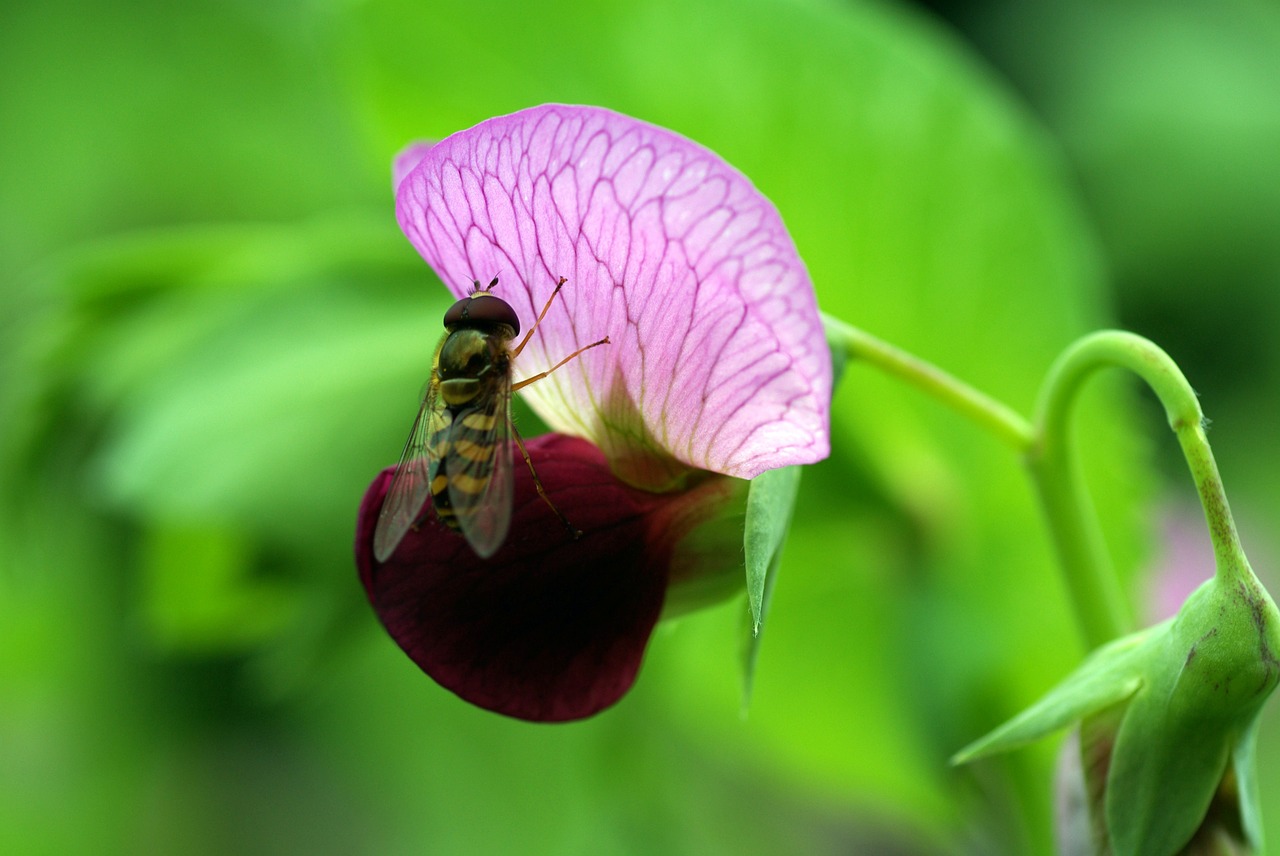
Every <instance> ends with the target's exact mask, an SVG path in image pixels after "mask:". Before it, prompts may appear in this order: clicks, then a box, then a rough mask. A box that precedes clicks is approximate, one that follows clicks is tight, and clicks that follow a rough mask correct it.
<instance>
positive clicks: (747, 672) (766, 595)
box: [742, 537, 786, 716]
mask: <svg viewBox="0 0 1280 856" xmlns="http://www.w3.org/2000/svg"><path fill="white" fill-rule="evenodd" d="M785 540H786V539H785V537H784V539H783V541H784V542H785ZM782 547H783V544H779V545H778V550H777V552H776V553H774V554H773V561H772V562H770V563H769V570H768V573H767V574H766V575H765V579H764V592H763V593H762V596H761V599H760V615H761V618H762V620H763V616H765V615H768V614H769V602H770V601H771V600H772V599H773V586H774V583H775V582H777V579H778V574H777V570H778V564H779V560H780V559H781V558H782ZM746 624H747V626H746V627H745V628H744V632H743V634H742V713H743V715H744V716H745V715H746V712H747V708H748V706H750V704H751V692H752V690H753V689H754V688H755V678H756V661H757V660H758V659H759V657H760V641H761V640H762V639H763V638H764V637H763V636H762V635H761V634H760V625H759V624H756V623H755V619H754V618H752V617H750V616H748V617H747V618H746Z"/></svg>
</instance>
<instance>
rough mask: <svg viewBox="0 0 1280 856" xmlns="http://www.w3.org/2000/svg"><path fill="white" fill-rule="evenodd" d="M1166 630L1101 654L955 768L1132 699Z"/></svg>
mask: <svg viewBox="0 0 1280 856" xmlns="http://www.w3.org/2000/svg"><path fill="white" fill-rule="evenodd" d="M1166 626H1167V623H1166V624H1160V625H1156V626H1155V627H1149V628H1147V629H1146V630H1142V631H1139V632H1137V633H1134V634H1132V635H1129V636H1126V637H1124V638H1123V639H1117V640H1116V641H1115V642H1112V643H1110V644H1108V645H1104V646H1103V647H1101V648H1099V649H1098V650H1097V651H1095V652H1094V653H1093V654H1091V655H1090V656H1089V657H1088V658H1087V659H1086V660H1085V661H1084V662H1083V663H1081V664H1080V667H1079V668H1077V669H1076V670H1075V671H1074V672H1072V673H1071V674H1070V675H1068V676H1067V677H1066V678H1065V679H1064V680H1063V681H1062V682H1061V683H1060V684H1058V685H1057V686H1056V687H1054V688H1053V689H1052V690H1050V691H1049V692H1048V694H1047V695H1045V696H1044V697H1043V698H1041V699H1040V700H1039V701H1038V702H1036V703H1035V704H1033V705H1032V706H1031V707H1029V708H1027V709H1026V710H1024V711H1023V712H1022V713H1020V714H1018V715H1017V716H1015V717H1014V718H1013V719H1011V720H1009V721H1008V722H1006V723H1005V724H1004V725H1001V726H1000V727H999V728H997V729H995V730H994V731H992V732H990V733H989V734H987V735H986V736H985V737H981V738H979V739H977V740H975V741H974V742H972V743H970V744H969V745H968V746H966V747H964V748H963V749H961V750H960V751H959V752H957V753H956V754H955V755H953V756H952V757H951V763H952V764H967V763H969V762H970V761H974V760H976V759H978V758H983V757H986V756H988V755H994V754H997V753H999V752H1007V751H1009V750H1010V749H1015V748H1017V747H1019V746H1023V745H1025V744H1027V743H1030V742H1032V741H1033V740H1038V739H1040V738H1041V737H1044V736H1045V735H1046V734H1050V733H1052V732H1054V731H1057V730H1059V729H1061V728H1065V727H1067V726H1068V725H1070V724H1071V723H1073V722H1075V721H1076V720H1079V719H1082V718H1084V717H1085V716H1088V715H1090V714H1092V713H1096V712H1098V711H1100V710H1103V709H1104V708H1108V707H1111V706H1112V705H1114V704H1116V703H1118V702H1121V701H1124V700H1125V699H1127V698H1130V697H1131V696H1133V694H1134V693H1136V692H1137V691H1138V689H1139V688H1140V687H1141V686H1142V681H1143V678H1142V673H1143V665H1144V663H1145V661H1146V659H1147V657H1148V656H1149V652H1150V650H1151V643H1152V641H1153V640H1155V639H1158V638H1159V632H1160V631H1161V630H1162V629H1163V628H1165V627H1166Z"/></svg>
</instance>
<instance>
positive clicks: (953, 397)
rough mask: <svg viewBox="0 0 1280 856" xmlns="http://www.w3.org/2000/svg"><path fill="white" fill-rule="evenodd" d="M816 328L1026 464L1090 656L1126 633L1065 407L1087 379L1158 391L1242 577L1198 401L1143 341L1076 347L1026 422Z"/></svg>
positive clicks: (904, 356) (866, 343)
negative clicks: (1105, 376) (1113, 379)
mask: <svg viewBox="0 0 1280 856" xmlns="http://www.w3.org/2000/svg"><path fill="white" fill-rule="evenodd" d="M822 320H823V325H824V327H825V328H826V334H827V339H828V341H829V342H831V344H832V346H833V347H834V348H837V349H838V350H839V351H840V352H841V353H843V354H844V355H845V356H847V357H849V358H850V359H857V360H860V361H862V362H865V363H868V364H870V365H873V366H875V367H876V368H878V369H880V370H881V371H884V372H886V373H887V374H890V375H892V376H894V377H896V378H898V379H900V380H903V381H905V382H907V383H908V384H910V385H911V386H914V387H916V388H917V389H919V390H921V391H922V392H924V393H926V394H928V395H930V396H931V397H933V398H934V399H936V400H938V401H940V402H941V403H943V404H945V405H947V406H948V407H950V408H952V409H953V410H955V411H956V412H958V413H960V414H961V415H962V416H965V417H966V418H968V419H969V420H971V421H973V422H975V423H976V424H978V425H979V426H980V427H982V428H984V429H985V430H987V431H990V432H991V433H992V434H993V435H994V436H996V437H998V438H999V439H1000V440H1002V441H1003V442H1004V443H1005V444H1006V445H1008V446H1010V447H1012V448H1013V449H1014V450H1016V451H1018V452H1020V453H1022V454H1024V455H1025V456H1026V460H1027V465H1028V468H1029V470H1030V473H1031V477H1032V480H1033V481H1034V483H1035V486H1036V490H1037V491H1038V492H1039V494H1040V499H1041V503H1042V504H1043V506H1044V510H1045V519H1046V521H1047V523H1048V526H1049V530H1050V532H1051V535H1052V538H1053V542H1054V546H1055V548H1056V550H1057V552H1058V558H1059V561H1060V563H1061V565H1062V569H1063V572H1064V575H1065V578H1066V585H1067V589H1068V591H1069V593H1070V596H1071V600H1072V605H1073V608H1074V611H1075V613H1076V616H1077V620H1078V621H1079V622H1080V627H1081V632H1082V633H1083V635H1084V638H1085V642H1086V644H1087V645H1088V646H1089V647H1090V648H1096V647H1097V646H1099V645H1102V644H1104V643H1105V642H1108V641H1110V640H1112V639H1115V638H1117V637H1119V636H1123V635H1124V634H1125V633H1127V632H1129V630H1130V629H1131V626H1130V625H1131V619H1130V618H1129V615H1128V611H1127V609H1126V607H1125V599H1124V596H1123V593H1122V591H1121V589H1120V584H1119V582H1118V581H1117V579H1116V575H1115V571H1114V569H1113V568H1112V564H1111V559H1110V556H1109V554H1108V553H1107V549H1106V545H1105V544H1104V543H1103V539H1102V530H1101V527H1100V525H1099V523H1098V518H1097V515H1096V513H1095V512H1094V510H1093V503H1092V501H1091V500H1090V498H1089V494H1088V491H1087V490H1086V489H1085V485H1084V479H1083V477H1082V476H1081V473H1080V470H1079V467H1078V464H1077V461H1076V458H1075V454H1074V451H1073V448H1072V445H1071V442H1070V431H1069V416H1070V413H1071V407H1072V405H1073V404H1074V401H1075V397H1076V394H1077V393H1078V392H1079V390H1080V387H1081V385H1082V384H1083V383H1084V380H1085V379H1086V378H1087V377H1088V376H1089V375H1090V374H1092V373H1093V371H1095V370H1096V369H1098V368H1102V367H1104V366H1116V367H1120V368H1125V369H1128V370H1130V371H1132V372H1134V373H1135V374H1137V375H1138V376H1139V377H1141V378H1142V379H1143V380H1144V381H1146V383H1147V384H1148V385H1149V386H1150V387H1151V388H1152V389H1153V390H1154V391H1155V393H1156V395H1157V396H1158V397H1159V398H1160V401H1161V403H1162V404H1163V405H1164V408H1165V412H1166V414H1167V415H1168V418H1169V425H1170V426H1171V427H1172V428H1173V430H1174V432H1175V433H1176V434H1177V436H1178V441H1179V443H1181V445H1182V451H1183V454H1184V455H1185V456H1186V459H1187V464H1188V466H1189V467H1190V469H1191V475H1192V477H1193V478H1194V479H1195V483H1196V489H1197V491H1199V494H1200V501H1201V503H1202V504H1203V506H1204V510H1205V517H1206V519H1207V521H1208V523H1209V530H1210V533H1211V535H1212V537H1213V544H1214V551H1215V554H1216V556H1217V559H1218V562H1217V566H1218V570H1217V573H1218V575H1219V577H1229V576H1231V575H1233V574H1239V573H1246V574H1247V573H1248V570H1247V568H1248V565H1247V563H1245V562H1241V561H1235V559H1238V558H1239V557H1242V556H1243V552H1242V551H1241V549H1240V543H1239V538H1238V537H1237V535H1236V528H1235V523H1234V522H1233V521H1232V518H1231V510H1230V508H1229V507H1228V505H1227V498H1226V494H1225V493H1224V491H1223V488H1222V480H1221V478H1220V477H1219V475H1218V467H1217V464H1216V463H1215V462H1214V459H1213V452H1212V451H1211V450H1210V448H1209V443H1208V440H1207V439H1206V438H1205V434H1204V415H1203V413H1202V412H1201V410H1200V402H1199V400H1198V399H1197V398H1196V394H1195V391H1194V390H1193V389H1192V388H1191V385H1190V384H1189V383H1187V379H1186V378H1185V377H1184V376H1183V374H1182V372H1181V371H1180V370H1179V369H1178V367H1177V365H1176V364H1175V363H1174V362H1173V360H1172V359H1171V358H1170V357H1169V355H1168V354H1166V353H1165V352H1164V351H1163V350H1161V349H1160V348H1159V347H1158V346H1156V345H1155V344H1154V343H1153V342H1151V341H1149V340H1148V339H1144V338H1143V337H1141V336H1136V335H1134V334H1132V333H1125V332H1121V331H1116V330H1107V331H1102V332H1099V333H1093V334H1091V335H1088V336H1085V337H1084V338H1082V339H1080V340H1079V341H1077V342H1075V343H1074V344H1073V345H1071V346H1070V347H1069V348H1067V350H1066V351H1065V352H1063V354H1062V356H1060V357H1059V358H1058V360H1057V362H1055V363H1054V365H1053V367H1052V368H1051V369H1050V371H1049V376H1048V378H1047V379H1046V381H1045V385H1044V389H1043V390H1042V392H1041V397H1040V403H1039V407H1038V412H1037V416H1036V419H1035V422H1034V424H1032V423H1029V422H1028V421H1027V420H1025V419H1023V418H1022V417H1021V416H1019V415H1018V414H1017V413H1015V412H1014V411H1013V410H1011V409H1010V408H1008V407H1006V406H1005V405H1004V404H1001V403H1000V402H999V401H996V400H995V399H993V398H991V397H990V396H988V395H986V394H984V393H982V392H979V391H978V390H976V389H974V388H973V387H971V386H969V385H968V384H966V383H964V382H962V381H960V380H958V379H956V378H955V377H953V376H951V375H949V374H947V373H946V372H944V371H942V370H941V369H939V368H937V367H936V366H934V365H931V364H930V363H927V362H925V361H924V360H921V359H919V358H918V357H915V356H913V355H911V354H908V353H907V352H905V351H902V350H900V349H899V348H896V347H894V346H893V345H890V344H888V343H887V342H884V341H882V340H880V339H877V338H876V337H875V336H872V335H870V334H869V333H866V332H863V331H862V330H858V329H856V328H854V327H851V326H849V325H848V324H845V323H844V322H842V321H839V320H836V319H834V318H830V317H827V316H825V315H824V316H823V319H822ZM1242 568H1243V569H1244V570H1243V571H1242V570H1241V569H1242Z"/></svg>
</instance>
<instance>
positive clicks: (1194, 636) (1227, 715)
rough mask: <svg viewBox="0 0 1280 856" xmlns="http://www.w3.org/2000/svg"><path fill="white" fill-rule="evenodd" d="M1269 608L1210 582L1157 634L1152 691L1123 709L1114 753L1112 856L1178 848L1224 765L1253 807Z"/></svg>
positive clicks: (1255, 827) (1266, 686) (1267, 686)
mask: <svg viewBox="0 0 1280 856" xmlns="http://www.w3.org/2000/svg"><path fill="white" fill-rule="evenodd" d="M1259 591H1261V590H1260V589H1259ZM1259 598H1260V599H1259ZM1267 607H1270V611H1273V610H1274V606H1272V605H1271V603H1270V598H1269V597H1267V596H1266V595H1265V592H1261V594H1257V593H1255V592H1253V591H1251V590H1250V588H1249V587H1248V586H1245V585H1238V586H1237V585H1223V584H1222V583H1221V582H1220V581H1219V580H1217V579H1214V580H1210V581H1208V582H1206V583H1205V584H1204V585H1202V586H1201V587H1200V588H1199V589H1197V590H1196V591H1195V592H1194V593H1192V594H1191V596H1190V597H1188V598H1187V601H1186V603H1184V604H1183V606H1182V609H1181V610H1180V611H1179V613H1178V616H1177V618H1176V619H1174V621H1173V622H1172V624H1171V625H1170V626H1169V628H1168V630H1167V631H1166V632H1165V633H1162V634H1161V636H1160V644H1159V647H1158V648H1157V649H1155V650H1154V651H1153V656H1152V658H1151V659H1150V660H1149V661H1148V663H1147V666H1146V675H1147V679H1148V681H1149V684H1148V687H1147V688H1145V689H1144V691H1143V692H1142V693H1140V694H1139V695H1138V696H1137V697H1136V698H1134V700H1133V702H1132V704H1131V705H1130V706H1129V709H1128V710H1127V711H1126V712H1125V716H1124V720H1123V722H1122V723H1121V724H1120V729H1119V731H1118V732H1117V734H1116V739H1115V746H1114V749H1113V751H1112V754H1111V762H1110V770H1109V772H1108V775H1107V791H1106V793H1107V796H1106V806H1105V813H1106V818H1107V830H1108V833H1109V836H1110V841H1111V847H1112V851H1113V853H1115V854H1116V856H1126V855H1127V854H1147V853H1174V852H1177V851H1178V849H1179V848H1181V847H1183V846H1184V845H1185V844H1186V843H1187V841H1189V840H1190V839H1191V837H1192V836H1193V835H1194V834H1195V832H1196V830H1197V829H1198V828H1199V826H1200V824H1201V822H1202V821H1203V819H1204V817H1205V813H1206V811H1207V810H1208V807H1209V803H1210V802H1211V801H1212V799H1213V795H1214V793H1215V792H1216V791H1217V790H1218V787H1219V785H1220V784H1221V783H1222V779H1223V775H1224V774H1225V773H1226V771H1227V767H1228V765H1233V766H1234V767H1235V772H1236V776H1237V779H1238V780H1239V779H1240V778H1241V777H1242V775H1243V778H1244V779H1245V781H1243V782H1242V783H1241V784H1242V787H1247V788H1249V789H1251V790H1252V791H1253V794H1252V796H1251V797H1250V796H1249V794H1248V793H1244V792H1242V796H1244V797H1248V798H1251V799H1254V800H1255V801H1256V785H1255V783H1254V781H1253V773H1252V769H1251V767H1252V764H1253V760H1252V753H1251V751H1250V745H1248V744H1250V743H1251V736H1250V735H1251V734H1252V731H1253V728H1254V723H1255V721H1256V719H1257V715H1258V711H1259V710H1260V709H1261V707H1262V704H1263V702H1265V701H1266V699H1267V697H1268V696H1269V695H1270V694H1271V691H1272V690H1273V689H1274V688H1275V685H1276V681H1277V677H1276V664H1275V662H1274V659H1273V655H1270V653H1269V652H1270V650H1271V649H1272V647H1273V645H1274V642H1273V641H1272V640H1271V638H1270V637H1272V636H1274V635H1275V634H1274V629H1272V628H1271V627H1270V625H1271V624H1272V620H1271V617H1270V615H1269V610H1268V609H1267ZM1242 771H1243V772H1242ZM1241 802H1242V805H1243V804H1244V803H1245V800H1243V799H1242V801H1241ZM1242 810H1243V809H1242ZM1242 821H1243V816H1242ZM1249 823H1250V824H1251V826H1252V831H1251V832H1250V831H1249V829H1248V827H1246V834H1247V835H1249V836H1250V838H1251V839H1253V838H1254V837H1260V833H1261V829H1260V825H1259V823H1258V815H1257V811H1256V808H1255V809H1254V810H1253V811H1252V817H1251V818H1250V820H1249Z"/></svg>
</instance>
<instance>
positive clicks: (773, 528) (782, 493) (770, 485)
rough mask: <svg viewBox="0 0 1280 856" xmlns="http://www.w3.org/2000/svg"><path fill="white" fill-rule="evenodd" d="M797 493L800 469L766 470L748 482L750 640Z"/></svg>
mask: <svg viewBox="0 0 1280 856" xmlns="http://www.w3.org/2000/svg"><path fill="white" fill-rule="evenodd" d="M799 489H800V468H799V467H782V468H780V469H776V470H768V471H766V472H763V473H761V474H760V475H758V476H756V477H755V478H754V479H752V480H751V488H750V492H749V493H748V494H747V519H746V522H745V523H744V525H743V533H742V540H743V547H744V548H745V550H746V555H747V602H748V603H750V604H751V633H752V635H753V636H758V635H760V625H761V624H762V623H763V622H764V616H765V590H766V588H767V582H768V579H769V577H770V576H771V574H772V569H773V568H774V567H775V566H776V565H777V557H778V554H779V553H781V551H782V542H783V541H785V540H786V537H787V529H788V528H789V527H790V525H791V511H792V509H793V508H795V504H796V492H797V491H798V490H799Z"/></svg>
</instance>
